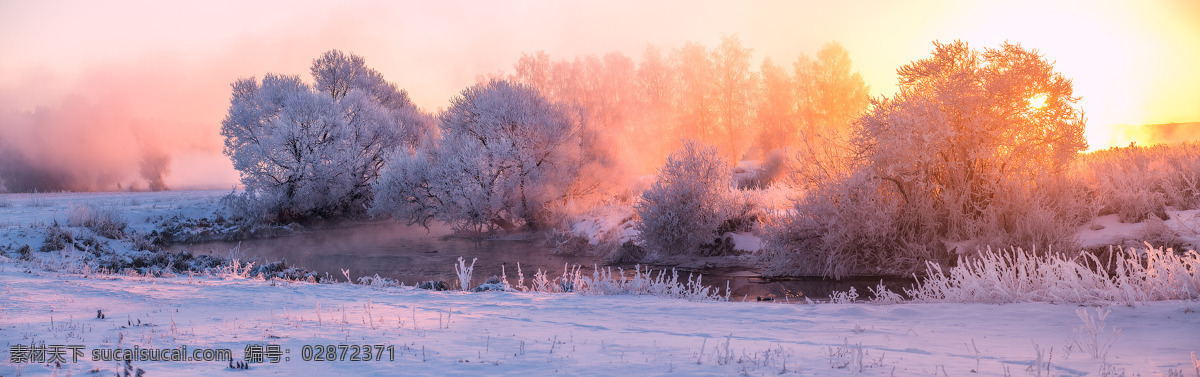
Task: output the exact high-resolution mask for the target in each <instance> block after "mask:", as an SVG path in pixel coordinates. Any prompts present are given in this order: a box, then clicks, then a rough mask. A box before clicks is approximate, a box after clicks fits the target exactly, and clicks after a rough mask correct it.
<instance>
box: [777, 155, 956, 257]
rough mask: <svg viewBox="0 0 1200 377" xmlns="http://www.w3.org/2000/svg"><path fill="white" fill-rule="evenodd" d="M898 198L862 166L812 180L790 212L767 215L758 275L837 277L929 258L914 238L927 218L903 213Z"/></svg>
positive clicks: (916, 237) (929, 255)
mask: <svg viewBox="0 0 1200 377" xmlns="http://www.w3.org/2000/svg"><path fill="white" fill-rule="evenodd" d="M900 200H901V198H899V193H897V192H895V191H892V190H889V188H888V187H887V186H882V187H881V186H880V185H879V184H878V182H877V181H876V180H874V179H872V177H871V175H870V174H868V173H866V172H862V171H860V172H856V173H854V174H852V175H850V176H848V177H843V178H841V179H838V180H835V181H832V182H826V183H822V184H818V185H816V186H815V187H814V188H813V191H810V192H809V193H808V195H805V196H803V197H801V198H799V199H798V200H797V201H796V202H795V204H794V207H793V208H792V210H791V211H786V212H781V213H777V214H776V215H775V216H771V217H768V218H767V221H766V225H765V228H766V242H767V244H766V249H765V252H766V258H767V261H768V267H767V269H766V270H765V271H764V274H766V275H774V276H781V275H790V276H827V277H835V278H838V277H842V276H846V275H849V274H854V273H880V272H897V271H905V270H909V269H913V268H915V266H918V265H920V264H921V263H922V261H925V260H929V259H931V258H933V254H932V253H931V252H929V251H928V250H927V249H925V248H924V247H922V246H921V244H920V242H919V241H922V240H921V239H920V238H919V237H920V236H922V234H927V233H924V232H922V228H921V226H922V225H923V224H924V225H926V226H928V224H929V223H931V222H932V220H929V219H928V216H929V214H928V213H920V212H916V213H911V214H910V215H908V216H906V213H905V212H903V208H902V207H901V206H900ZM885 266H886V267H887V268H888V269H887V270H882V269H881V268H883V267H885Z"/></svg>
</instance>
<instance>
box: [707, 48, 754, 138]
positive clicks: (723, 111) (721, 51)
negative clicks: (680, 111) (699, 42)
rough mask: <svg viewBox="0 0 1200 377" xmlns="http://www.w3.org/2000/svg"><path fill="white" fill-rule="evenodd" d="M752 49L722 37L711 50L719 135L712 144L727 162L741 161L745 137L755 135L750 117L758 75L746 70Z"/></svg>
mask: <svg viewBox="0 0 1200 377" xmlns="http://www.w3.org/2000/svg"><path fill="white" fill-rule="evenodd" d="M752 51H753V49H751V48H748V47H745V46H743V45H742V40H741V39H740V38H738V36H737V35H733V36H722V37H721V44H720V45H719V46H717V48H716V49H714V50H713V73H714V74H715V75H714V76H715V77H714V80H713V81H714V82H713V84H712V86H713V90H714V102H715V106H716V108H717V111H716V112H717V114H716V116H717V124H718V127H717V128H718V129H719V130H720V131H723V132H721V133H722V134H721V135H718V136H717V138H716V140H721V139H724V140H721V141H723V143H722V146H723V147H724V149H725V152H726V154H727V156H729V158H730V160H731V161H738V160H740V159H741V158H742V155H743V154H744V152H745V150H746V147H747V145H748V142H749V141H750V140H749V137H748V136H753V135H755V134H757V131H758V130H757V128H756V127H754V123H753V122H752V117H751V114H753V113H754V108H755V106H756V101H755V99H756V96H755V95H756V94H758V75H756V74H755V73H754V72H752V71H751V70H750V55H751V52H752Z"/></svg>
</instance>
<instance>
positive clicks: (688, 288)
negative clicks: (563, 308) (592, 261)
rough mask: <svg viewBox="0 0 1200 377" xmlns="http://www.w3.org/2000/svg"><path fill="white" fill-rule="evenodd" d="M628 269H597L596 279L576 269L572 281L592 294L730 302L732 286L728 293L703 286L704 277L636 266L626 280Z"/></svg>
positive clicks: (580, 288)
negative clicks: (682, 276)
mask: <svg viewBox="0 0 1200 377" xmlns="http://www.w3.org/2000/svg"><path fill="white" fill-rule="evenodd" d="M626 275H627V274H626V273H625V270H623V269H620V268H618V269H617V270H616V272H615V273H614V272H613V269H612V268H611V267H610V268H603V269H602V268H599V267H596V268H594V269H593V270H592V276H590V277H589V276H585V275H583V274H580V273H579V270H578V269H575V272H574V275H572V276H571V277H570V278H571V280H572V281H571V285H572V287H574V291H575V292H578V293H581V294H591V295H650V296H659V297H670V298H681V299H686V300H690V301H729V293H730V290H729V287H728V285H727V286H726V287H725V294H724V295H722V294H720V289H717V288H713V287H710V286H706V285H704V284H703V283H701V279H702V276H700V275H694V276H693V275H691V274H689V275H688V276H687V278H685V279H683V280H682V281H681V280H680V276H679V272H678V271H675V270H674V269H672V270H671V272H670V273H667V271H666V270H661V271H658V273H657V274H655V273H654V272H652V271H650V269H649V268H645V269H643V268H642V267H641V266H640V265H638V266H634V270H633V275H632V276H629V277H626Z"/></svg>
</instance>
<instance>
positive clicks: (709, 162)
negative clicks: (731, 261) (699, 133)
mask: <svg viewBox="0 0 1200 377" xmlns="http://www.w3.org/2000/svg"><path fill="white" fill-rule="evenodd" d="M732 189H733V173H732V169H731V167H730V165H729V162H728V161H726V160H725V159H724V158H722V157H721V155H720V154H719V153H718V152H717V149H716V148H715V147H712V146H708V145H704V144H701V143H699V142H696V141H687V142H684V144H683V148H682V149H680V150H679V151H677V152H675V153H674V154H672V155H671V156H669V157H667V163H666V165H664V166H663V168H662V170H660V171H659V173H658V179H657V180H656V181H655V182H654V184H653V185H651V186H650V188H649V189H647V190H646V191H645V192H643V193H642V197H641V199H640V200H639V201H638V202H637V203H636V204H635V205H634V211H636V212H637V215H638V219H639V221H638V223H637V230H638V231H639V232H640V237H641V239H642V242H643V244H644V245H645V247H646V248H647V249H648V251H650V252H651V253H653V254H657V255H678V254H695V253H698V252H699V250H700V245H701V244H703V243H705V242H708V241H712V240H713V239H714V238H715V237H717V236H718V235H717V229H718V228H719V227H720V226H721V223H722V222H724V221H725V220H726V219H727V218H728V217H729V215H730V208H729V206H728V205H727V203H728V202H729V199H730V191H731V190H732Z"/></svg>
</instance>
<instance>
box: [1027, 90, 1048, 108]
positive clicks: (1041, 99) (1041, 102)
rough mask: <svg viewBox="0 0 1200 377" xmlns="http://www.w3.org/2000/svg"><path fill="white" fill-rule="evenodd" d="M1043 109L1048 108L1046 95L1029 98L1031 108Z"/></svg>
mask: <svg viewBox="0 0 1200 377" xmlns="http://www.w3.org/2000/svg"><path fill="white" fill-rule="evenodd" d="M1043 107H1046V95H1045V94H1038V95H1035V96H1033V97H1029V108H1031V109H1034V110H1041V109H1042V108H1043Z"/></svg>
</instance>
